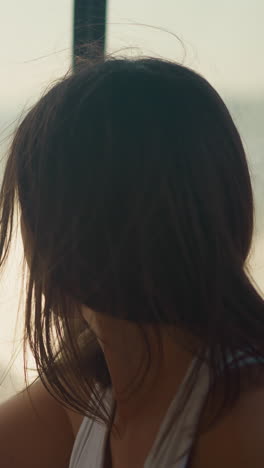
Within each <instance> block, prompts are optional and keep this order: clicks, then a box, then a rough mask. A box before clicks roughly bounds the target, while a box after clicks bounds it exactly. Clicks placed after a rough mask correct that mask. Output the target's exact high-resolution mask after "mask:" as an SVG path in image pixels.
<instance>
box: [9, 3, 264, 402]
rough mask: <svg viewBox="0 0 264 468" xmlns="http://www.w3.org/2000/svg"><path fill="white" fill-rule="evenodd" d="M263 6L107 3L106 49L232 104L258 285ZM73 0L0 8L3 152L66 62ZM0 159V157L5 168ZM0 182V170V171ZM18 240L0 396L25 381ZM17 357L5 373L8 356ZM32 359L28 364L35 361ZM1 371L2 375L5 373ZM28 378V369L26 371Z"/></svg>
mask: <svg viewBox="0 0 264 468" xmlns="http://www.w3.org/2000/svg"><path fill="white" fill-rule="evenodd" d="M263 17H264V2H263V1H262V0H233V1H232V2H231V1H230V0H222V1H221V2H212V1H211V0H200V1H199V2H198V1H197V0H165V1H163V2H161V1H160V0H144V1H142V0H133V2H131V1H129V0H109V2H108V25H107V51H108V52H114V51H117V50H120V49H122V52H120V53H122V54H123V55H124V54H126V55H129V56H131V55H151V56H157V57H165V58H170V59H172V60H176V61H178V62H181V63H184V64H185V65H187V66H190V67H192V68H194V69H195V70H197V71H199V72H200V73H202V74H203V75H205V77H206V78H207V79H208V80H209V81H210V82H211V83H212V84H213V86H215V87H216V89H217V90H218V91H219V93H220V94H221V95H222V97H223V98H224V100H225V102H226V103H227V105H228V107H229V108H230V110H231V113H232V115H233V118H234V120H235V122H236V124H237V126H238V128H239V130H240V132H241V136H242V139H243V142H244V145H245V148H246V151H247V154H248V160H249V164H250V171H251V174H252V180H253V184H254V191H255V199H256V233H255V241H254V248H253V254H252V259H251V265H252V271H253V275H254V277H255V279H256V281H257V283H258V285H259V287H260V288H261V289H264V237H263V232H264V229H263V228H264V216H263V214H264V205H263V201H262V200H264V198H263V197H264V183H263V182H264V162H263V147H264V131H263V121H264V62H263V60H262V55H263V48H264V46H263V45H264V29H263V27H262V22H263ZM72 21H73V1H72V0H56V1H53V0H45V2H36V1H35V0H25V1H23V2H21V1H20V0H13V1H12V2H5V3H4V4H2V5H1V17H0V60H1V74H0V155H1V159H2V158H3V157H4V155H5V153H6V149H7V147H8V143H9V142H10V133H11V130H12V129H13V128H15V125H16V119H17V118H18V117H19V116H20V115H21V113H22V112H26V109H27V108H28V107H29V106H30V105H31V104H32V103H34V102H35V101H36V100H37V99H38V97H39V96H40V95H41V93H43V91H44V90H45V89H46V87H47V86H48V85H49V84H50V82H52V81H54V80H56V79H57V78H58V77H60V76H62V75H64V73H65V72H66V71H67V70H68V68H69V66H70V64H71V53H72V52H71V45H72ZM3 164H4V161H2V162H1V165H0V167H1V171H3ZM0 178H1V174H0ZM21 249H22V246H21V240H20V239H19V238H18V242H17V246H16V250H15V251H13V252H12V256H11V259H10V262H9V265H8V268H7V271H6V272H5V274H4V276H3V277H1V278H0V399H3V398H6V396H8V395H9V394H10V393H13V392H14V391H16V389H17V388H19V387H21V385H23V378H22V375H23V361H22V356H21V346H20V341H19V340H20V338H21V322H22V320H23V317H22V316H21V315H20V319H19V322H18V326H17V333H16V335H15V333H14V331H15V324H16V317H17V310H18V297H19V285H20V276H21V273H20V266H19V265H20V259H21ZM14 353H17V355H18V357H17V359H16V360H15V361H14V364H13V366H12V370H11V372H10V371H9V367H8V364H9V361H10V358H11V357H12V356H13V355H14ZM32 365H33V363H32ZM6 375H7V377H6V378H4V377H5V376H6ZM32 375H33V374H32Z"/></svg>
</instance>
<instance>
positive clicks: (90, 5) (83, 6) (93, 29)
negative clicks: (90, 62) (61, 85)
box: [73, 0, 106, 69]
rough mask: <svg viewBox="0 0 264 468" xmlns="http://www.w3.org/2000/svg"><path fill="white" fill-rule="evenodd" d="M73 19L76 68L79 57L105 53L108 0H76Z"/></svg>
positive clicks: (92, 56) (74, 63)
mask: <svg viewBox="0 0 264 468" xmlns="http://www.w3.org/2000/svg"><path fill="white" fill-rule="evenodd" d="M73 21H74V24H73V67H74V69H76V66H77V65H78V58H80V59H82V58H95V57H96V56H103V55H104V52H105V30H106V0H75V1H74V20H73ZM89 45H90V47H89ZM91 45H93V47H91ZM94 46H95V47H94Z"/></svg>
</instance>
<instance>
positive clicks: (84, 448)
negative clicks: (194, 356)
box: [69, 362, 209, 468]
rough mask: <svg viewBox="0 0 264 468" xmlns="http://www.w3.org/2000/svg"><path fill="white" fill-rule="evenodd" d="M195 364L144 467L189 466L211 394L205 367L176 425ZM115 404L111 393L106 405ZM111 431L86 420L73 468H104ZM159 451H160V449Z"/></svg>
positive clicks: (72, 463) (73, 453) (71, 463)
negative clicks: (197, 429)
mask: <svg viewBox="0 0 264 468" xmlns="http://www.w3.org/2000/svg"><path fill="white" fill-rule="evenodd" d="M193 366H194V362H193V363H192V364H191V366H190V368H189V369H188V371H187V373H186V376H185V378H184V380H183V382H182V384H181V386H180V388H179V390H178V391H177V394H176V395H175V397H174V398H173V400H172V402H171V404H170V406H169V408H168V410H167V412H166V414H165V417H164V419H163V422H162V424H161V426H160V429H159V432H158V434H157V436H156V439H155V442H154V444H153V446H152V449H151V450H150V452H149V454H148V457H147V459H146V461H145V463H144V468H161V467H162V468H185V467H186V466H187V463H188V458H189V452H190V449H191V447H192V443H193V431H194V429H195V424H196V422H197V419H198V417H199V413H200V411H201V408H202V405H203V403H204V399H205V396H206V393H207V390H208V385H209V377H208V369H207V367H206V366H205V365H203V366H202V367H201V369H200V371H199V375H198V380H197V382H196V384H195V386H196V388H195V390H194V391H193V392H192V393H191V396H190V398H189V400H188V401H187V404H186V405H185V407H184V410H183V411H182V412H181V413H180V415H179V417H178V418H177V420H176V421H175V423H173V424H171V423H172V418H173V416H174V413H175V409H176V406H177V403H178V401H179V399H180V398H181V397H182V395H183V394H184V391H185V388H186V383H187V379H188V377H189V375H190V373H191V371H192V369H193ZM108 402H109V403H110V405H111V404H112V398H111V392H108V395H107V399H106V403H108ZM168 427H170V428H171V430H170V431H169V432H168V434H167V435H166V438H165V440H164V442H163V443H162V444H161V445H160V444H159V442H160V440H161V438H162V436H163V434H164V433H165V432H166V431H167V428H168ZM107 436H108V431H107V428H106V427H105V426H104V425H103V424H102V423H98V422H94V421H92V420H91V419H89V418H87V417H85V418H84V419H83V422H82V424H81V427H80V429H79V432H78V434H77V436H76V439H75V443H74V446H73V450H72V454H71V459H70V465H69V468H103V466H104V458H105V449H106V441H107ZM159 445H160V447H159V450H157V448H158V446H159Z"/></svg>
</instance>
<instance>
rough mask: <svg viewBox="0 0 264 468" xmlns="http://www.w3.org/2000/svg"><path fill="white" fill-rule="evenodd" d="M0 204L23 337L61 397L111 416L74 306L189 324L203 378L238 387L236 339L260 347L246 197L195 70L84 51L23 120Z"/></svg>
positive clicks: (221, 124) (217, 110)
mask: <svg viewBox="0 0 264 468" xmlns="http://www.w3.org/2000/svg"><path fill="white" fill-rule="evenodd" d="M0 202H1V234H0V235H1V237H0V244H1V246H0V247H1V259H2V260H1V261H2V264H3V263H4V260H5V259H6V257H7V253H8V249H9V245H10V240H11V238H12V232H13V226H12V222H13V217H14V210H15V206H16V203H18V207H19V210H20V212H21V217H22V221H23V226H24V231H25V233H26V239H27V241H26V244H27V245H28V250H29V252H30V255H29V269H28V271H29V274H28V282H27V301H26V310H25V342H26V341H28V342H29V344H30V347H31V350H32V352H33V354H34V356H35V359H36V363H37V366H38V371H39V375H40V377H41V379H42V380H43V382H44V384H45V385H46V386H47V387H48V389H49V391H53V393H54V395H55V396H56V397H57V398H59V399H60V400H61V401H62V402H63V403H64V404H65V405H67V406H70V407H71V408H74V409H76V411H79V412H82V413H83V414H86V415H90V416H92V417H98V418H99V417H100V418H101V419H104V420H107V416H105V417H104V416H103V412H102V411H99V410H98V401H99V399H100V392H98V388H100V389H106V388H107V387H109V386H110V385H111V379H110V376H109V373H108V369H107V365H106V362H105V360H104V356H103V353H102V351H101V349H100V348H99V346H98V344H97V341H96V337H95V336H94V335H93V332H92V331H91V330H90V329H89V327H88V326H87V324H86V322H84V320H83V318H82V316H81V313H80V307H79V306H80V304H86V305H87V306H89V307H90V308H92V309H93V310H95V311H97V312H100V313H102V314H108V315H111V316H114V317H117V318H118V317H119V318H122V319H126V320H130V321H132V322H135V323H138V324H139V326H140V325H144V324H145V323H149V324H157V325H159V324H161V325H162V324H163V325H164V324H166V325H175V326H177V327H180V328H181V329H182V330H185V331H187V332H188V333H190V334H191V335H192V336H194V337H196V338H198V340H199V342H200V343H201V350H200V356H201V360H202V359H205V357H206V358H207V359H208V365H209V369H210V375H211V386H212V388H213V386H214V384H215V382H216V379H217V377H218V376H219V372H220V370H221V372H222V375H223V378H224V380H225V383H226V395H227V393H228V392H229V393H230V391H231V393H232V395H235V397H234V398H236V397H237V395H238V394H239V366H238V365H237V366H236V357H237V355H238V354H237V353H238V352H239V351H243V353H244V354H245V355H246V356H250V357H252V358H254V359H255V360H256V361H259V362H260V361H261V360H262V359H263V357H264V349H263V342H264V339H263V336H264V315H263V312H264V306H263V299H262V297H261V296H260V294H259V293H258V292H257V290H256V288H255V287H254V285H253V283H252V281H251V280H250V276H249V274H248V273H247V264H246V261H247V257H248V254H249V251H250V246H251V241H252V232H253V197H252V188H251V182H250V176H249V171H248V166H247V161H246V157H245V153H244V149H243V146H242V143H241V139H240V136H239V134H238V131H237V129H236V127H235V125H234V123H233V121H232V118H231V117H230V114H229V112H228V110H227V108H226V106H225V104H224V102H223V101H222V99H221V98H220V97H219V95H218V93H217V92H216V91H215V90H214V89H213V88H212V87H211V86H210V84H209V83H208V82H207V81H206V80H205V79H204V78H203V77H201V76H200V75H199V74H197V73H196V72H194V71H193V70H191V69H188V68H187V67H184V66H182V65H179V64H177V63H172V62H170V61H166V60H158V59H153V58H140V59H123V58H105V59H104V60H98V61H97V62H94V63H92V62H88V61H87V62H84V63H82V64H81V66H79V67H78V69H77V70H76V71H75V72H74V73H69V74H67V76H65V77H64V78H63V79H62V80H60V81H59V82H57V83H56V84H55V85H53V86H52V88H51V89H49V90H48V91H47V92H46V93H45V95H44V96H43V97H42V98H41V99H40V100H39V101H38V102H37V104H36V105H34V106H33V108H32V109H31V110H30V111H29V112H28V113H27V115H26V116H25V118H24V119H23V121H22V122H21V123H20V125H19V127H18V129H17V130H16V133H15V136H14V140H13V143H12V146H11V149H10V152H9V155H8V161H7V165H6V169H5V174H4V181H3V185H2V190H1V200H0ZM232 358H233V360H234V362H235V365H234V366H233V371H232V372H231V371H230V366H229V361H230V359H232ZM234 369H237V372H234ZM97 384H98V385H97ZM230 389H231V390H230ZM229 393H228V394H229ZM87 395H89V398H87ZM92 396H93V398H92Z"/></svg>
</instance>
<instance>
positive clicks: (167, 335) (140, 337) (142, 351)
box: [83, 308, 193, 432]
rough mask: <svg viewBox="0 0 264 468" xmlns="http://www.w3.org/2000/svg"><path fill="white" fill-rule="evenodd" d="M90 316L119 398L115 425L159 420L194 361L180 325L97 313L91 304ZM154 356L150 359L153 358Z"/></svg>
mask: <svg viewBox="0 0 264 468" xmlns="http://www.w3.org/2000/svg"><path fill="white" fill-rule="evenodd" d="M83 315H84V317H85V319H86V320H87V321H88V322H89V325H90V326H91V327H92V328H93V330H94V331H95V333H96V335H97V337H98V341H99V343H100V345H101V347H102V350H103V352H104V355H105V359H106V362H107V365H108V369H109V372H110V376H111V380H112V388H113V394H114V398H115V400H116V414H115V424H116V426H117V427H118V429H119V431H121V432H125V431H126V428H127V427H128V426H130V427H131V426H132V425H133V426H135V427H136V426H137V425H138V424H141V422H142V421H146V420H147V421H149V423H151V421H155V420H156V419H159V418H160V416H161V415H162V414H164V412H166V409H167V408H168V406H169V404H170V402H171V400H172V399H173V397H174V395H175V394H176V392H177V390H178V388H179V386H180V384H181V382H182V380H183V378H184V376H185V373H186V371H187V369H188V367H189V365H190V363H191V360H192V357H193V355H192V353H191V352H190V351H187V350H186V349H184V347H183V345H182V344H179V343H183V342H184V338H185V337H184V336H183V333H182V332H180V331H179V330H175V329H174V330H173V331H172V329H169V328H168V327H167V328H165V327H162V328H161V327H160V328H159V330H158V331H159V333H158V334H157V328H156V329H155V328H154V327H153V326H150V325H146V326H144V327H143V326H142V327H140V326H139V325H138V324H134V323H132V322H128V321H125V320H118V319H115V318H112V317H108V316H103V315H101V314H94V313H93V312H91V311H90V310H89V309H88V310H87V309H86V308H85V309H84V311H83ZM148 358H149V360H148Z"/></svg>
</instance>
